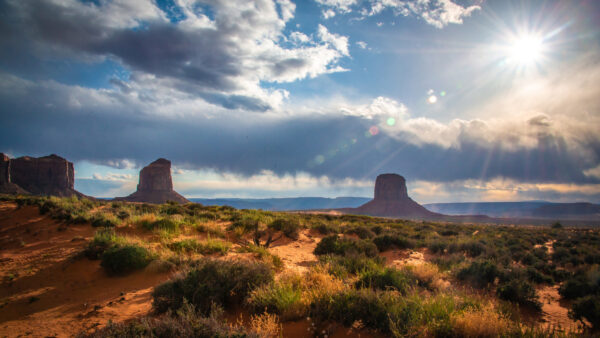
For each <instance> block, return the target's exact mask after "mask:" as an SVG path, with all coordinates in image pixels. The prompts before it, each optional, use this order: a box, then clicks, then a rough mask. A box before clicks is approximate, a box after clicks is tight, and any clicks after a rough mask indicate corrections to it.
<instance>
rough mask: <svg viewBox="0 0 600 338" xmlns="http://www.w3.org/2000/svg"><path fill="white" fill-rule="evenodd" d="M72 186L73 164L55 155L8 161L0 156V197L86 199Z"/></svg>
mask: <svg viewBox="0 0 600 338" xmlns="http://www.w3.org/2000/svg"><path fill="white" fill-rule="evenodd" d="M74 183H75V171H74V169H73V163H72V162H69V161H67V160H66V159H64V158H62V157H60V156H58V155H54V154H52V155H49V156H44V157H38V158H36V157H30V156H23V157H19V158H15V159H11V158H9V157H8V156H6V155H5V154H3V153H0V193H9V194H27V193H30V194H34V195H50V196H61V197H69V196H79V197H86V196H85V195H83V194H82V193H80V192H78V191H76V190H75V188H74Z"/></svg>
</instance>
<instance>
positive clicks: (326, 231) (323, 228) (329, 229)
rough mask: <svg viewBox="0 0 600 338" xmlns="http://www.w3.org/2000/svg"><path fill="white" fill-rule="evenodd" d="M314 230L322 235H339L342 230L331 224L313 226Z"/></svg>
mask: <svg viewBox="0 0 600 338" xmlns="http://www.w3.org/2000/svg"><path fill="white" fill-rule="evenodd" d="M312 228H313V229H315V230H317V231H318V232H319V233H320V234H322V235H331V234H339V233H340V228H339V227H338V226H336V225H333V224H330V223H317V224H314V225H313V226H312Z"/></svg>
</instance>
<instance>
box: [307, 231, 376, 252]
mask: <svg viewBox="0 0 600 338" xmlns="http://www.w3.org/2000/svg"><path fill="white" fill-rule="evenodd" d="M314 253H315V255H326V254H335V255H342V256H344V255H346V254H351V253H357V254H360V253H363V254H365V255H366V256H367V257H375V256H377V253H378V251H377V247H376V246H375V244H373V243H372V242H370V241H366V240H356V239H353V238H346V237H340V236H338V235H331V236H327V237H324V238H323V239H322V240H321V241H320V242H319V244H317V247H316V248H315V251H314Z"/></svg>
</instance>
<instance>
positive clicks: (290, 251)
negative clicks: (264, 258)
mask: <svg viewBox="0 0 600 338" xmlns="http://www.w3.org/2000/svg"><path fill="white" fill-rule="evenodd" d="M321 237H322V236H320V235H319V237H317V235H316V234H315V233H314V232H312V231H309V230H303V231H301V232H300V236H299V237H298V240H297V241H292V240H290V239H289V238H282V239H280V240H278V241H275V242H274V243H273V244H272V246H271V248H269V252H271V253H273V254H276V255H277V256H279V257H281V260H282V261H283V264H284V266H285V269H286V270H293V271H296V272H299V273H303V272H305V271H308V267H309V266H311V265H313V264H314V263H316V262H317V261H318V259H317V257H316V256H315V254H313V251H314V250H315V248H316V247H317V244H318V243H319V242H320V241H321Z"/></svg>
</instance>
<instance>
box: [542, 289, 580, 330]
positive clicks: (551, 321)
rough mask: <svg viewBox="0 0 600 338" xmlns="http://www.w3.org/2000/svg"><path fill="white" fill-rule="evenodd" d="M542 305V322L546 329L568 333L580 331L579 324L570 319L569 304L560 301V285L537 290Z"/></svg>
mask: <svg viewBox="0 0 600 338" xmlns="http://www.w3.org/2000/svg"><path fill="white" fill-rule="evenodd" d="M537 292H538V295H539V296H540V302H541V303H542V321H543V325H544V326H546V327H555V328H562V329H564V330H568V331H574V332H578V331H580V328H579V326H580V325H579V324H578V323H577V322H576V321H574V320H572V319H571V318H569V316H568V312H569V309H568V304H567V302H566V301H564V300H561V299H560V295H559V294H558V285H554V286H544V287H542V288H539V289H538V290H537Z"/></svg>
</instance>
